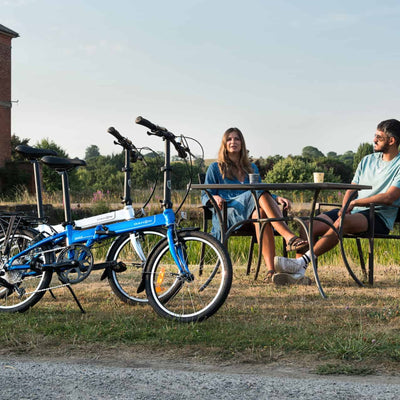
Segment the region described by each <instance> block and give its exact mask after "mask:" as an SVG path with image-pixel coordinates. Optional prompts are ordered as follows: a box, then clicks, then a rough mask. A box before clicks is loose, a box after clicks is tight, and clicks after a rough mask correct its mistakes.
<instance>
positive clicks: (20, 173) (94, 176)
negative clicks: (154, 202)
mask: <svg viewBox="0 0 400 400" xmlns="http://www.w3.org/2000/svg"><path fill="white" fill-rule="evenodd" d="M18 144H28V145H31V146H35V147H40V148H49V149H53V150H55V151H57V153H58V155H59V156H61V157H68V154H67V153H66V152H65V151H64V150H63V149H62V148H60V147H59V146H58V145H57V144H55V143H54V142H52V141H50V140H49V139H43V140H42V141H40V142H39V143H36V144H35V145H33V144H30V143H29V139H20V138H18V137H17V136H15V135H14V136H13V137H12V160H11V162H9V163H8V164H7V165H6V166H5V167H4V168H1V169H0V179H1V182H2V199H3V200H5V199H7V198H10V199H12V197H13V194H14V193H15V191H16V190H21V187H24V186H26V187H28V186H29V182H30V180H31V169H30V168H29V166H25V167H22V166H23V161H22V160H21V158H20V157H19V156H18V154H17V153H16V152H15V151H14V149H15V147H16V146H17V145H18ZM372 151H373V147H372V144H369V143H363V144H361V145H360V146H359V147H358V149H357V152H356V153H354V152H353V151H347V152H346V153H344V154H342V155H339V154H337V153H335V152H329V153H327V154H326V155H324V154H323V153H322V152H321V151H319V150H318V149H317V148H315V147H312V146H307V147H304V148H303V150H302V153H301V155H289V156H287V157H282V156H280V155H275V156H268V157H266V158H263V157H261V158H257V159H255V158H252V161H253V162H255V163H256V165H257V166H258V168H259V170H260V174H261V177H262V179H263V181H265V182H271V183H274V182H310V181H312V173H313V172H314V171H322V172H324V173H325V181H327V182H350V181H351V178H352V176H353V174H354V171H355V168H356V166H357V164H358V162H359V161H360V160H361V158H362V157H363V156H365V155H366V154H369V153H371V152H372ZM163 157H164V155H163V154H162V153H154V152H148V153H145V154H144V158H145V161H146V164H144V163H142V162H140V161H138V162H136V163H133V164H132V174H131V187H132V188H135V189H144V190H150V189H151V188H152V187H153V185H154V184H155V183H156V182H158V183H159V185H161V183H162V172H161V167H162V165H163V162H164V158H163ZM85 161H86V163H87V166H86V167H85V168H79V169H77V170H75V171H72V172H71V173H70V188H71V192H74V193H79V194H80V195H81V196H86V197H87V196H92V195H95V194H96V193H102V194H108V195H110V196H118V195H120V194H122V187H123V182H124V174H123V172H122V169H123V166H124V154H123V153H122V152H121V153H118V154H112V155H107V156H104V155H101V154H100V151H99V148H98V146H96V145H91V146H89V147H88V148H87V149H86V151H85ZM206 165H207V160H203V159H201V158H199V157H198V158H196V159H194V161H193V162H192V163H191V164H190V163H189V162H188V161H183V160H180V159H178V158H176V157H174V158H173V162H172V185H173V189H175V190H181V189H185V188H186V187H187V184H188V183H189V181H190V180H191V179H192V182H193V183H197V182H198V174H199V173H201V172H205V171H206ZM42 175H43V187H44V190H45V191H46V192H47V193H54V192H57V191H59V190H60V189H61V179H60V177H59V176H58V174H57V173H56V172H54V171H52V170H50V169H49V168H47V167H45V166H43V167H42Z"/></svg>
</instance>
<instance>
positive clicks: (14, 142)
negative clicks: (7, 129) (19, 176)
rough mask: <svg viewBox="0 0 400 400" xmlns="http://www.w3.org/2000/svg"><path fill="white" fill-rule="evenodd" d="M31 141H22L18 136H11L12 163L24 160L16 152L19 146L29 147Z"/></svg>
mask: <svg viewBox="0 0 400 400" xmlns="http://www.w3.org/2000/svg"><path fill="white" fill-rule="evenodd" d="M29 140H30V139H26V138H25V139H21V138H19V137H18V136H17V135H12V136H11V161H16V160H22V157H21V156H20V155H19V154H18V153H17V152H16V151H15V149H16V147H17V146H19V145H25V146H27V145H28V144H29Z"/></svg>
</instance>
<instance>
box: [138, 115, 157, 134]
mask: <svg viewBox="0 0 400 400" xmlns="http://www.w3.org/2000/svg"><path fill="white" fill-rule="evenodd" d="M135 122H136V123H137V124H139V125H143V126H145V127H146V128H149V129H150V130H151V131H156V130H158V129H159V127H158V126H157V125H154V124H153V123H152V122H150V121H148V120H147V119H145V118H142V117H137V118H136V120H135Z"/></svg>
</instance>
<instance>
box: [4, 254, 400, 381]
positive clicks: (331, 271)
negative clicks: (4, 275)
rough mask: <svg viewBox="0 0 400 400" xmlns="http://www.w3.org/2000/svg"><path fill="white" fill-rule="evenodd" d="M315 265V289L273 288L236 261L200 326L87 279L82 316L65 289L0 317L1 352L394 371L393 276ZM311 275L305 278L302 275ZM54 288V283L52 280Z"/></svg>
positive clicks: (397, 342)
mask: <svg viewBox="0 0 400 400" xmlns="http://www.w3.org/2000/svg"><path fill="white" fill-rule="evenodd" d="M337 261H338V262H337V263H336V265H331V266H329V267H328V266H327V265H326V264H323V263H321V264H320V268H319V273H320V279H321V281H322V284H323V287H324V290H325V291H326V293H327V295H328V298H327V299H323V298H322V297H321V296H320V294H319V292H318V290H317V287H316V286H315V285H312V286H307V287H305V286H291V287H276V286H274V285H273V284H271V283H267V282H265V281H264V274H265V268H263V271H262V274H261V276H260V277H259V279H258V280H257V281H254V276H253V275H249V276H246V274H245V267H244V266H242V264H241V263H239V262H237V261H236V260H235V262H234V264H235V265H234V281H233V286H232V289H231V292H230V295H229V297H228V299H227V301H226V303H225V305H224V306H223V307H222V308H221V309H220V310H219V311H218V313H217V314H215V315H214V316H213V317H211V318H210V319H208V320H206V321H205V322H202V323H198V324H179V323H176V322H172V321H168V320H165V319H162V318H160V317H158V316H157V315H156V314H155V313H154V312H153V310H152V309H151V308H150V307H149V306H128V305H125V304H123V303H121V302H120V301H119V300H118V299H117V298H116V297H115V296H114V294H113V293H112V292H111V290H110V288H109V286H108V284H107V281H102V282H100V272H94V273H92V275H91V276H90V277H89V278H88V279H87V280H85V281H84V282H82V283H80V284H78V285H76V286H75V287H74V288H75V291H76V294H77V296H78V298H79V299H80V301H81V303H82V305H83V307H84V308H85V310H86V314H81V313H80V311H79V309H78V307H77V305H76V304H75V303H74V301H73V299H72V297H71V295H70V294H69V292H68V291H67V290H66V289H65V288H61V289H56V290H55V294H56V296H57V298H56V299H53V298H52V297H51V296H50V294H49V293H46V295H45V296H44V298H43V299H42V300H41V301H40V302H39V303H38V304H37V305H36V306H35V307H33V308H32V309H31V310H29V311H28V312H26V313H23V314H2V315H1V318H0V327H1V332H2V335H1V336H0V349H1V350H0V354H2V355H11V354H20V355H21V354H22V355H46V356H51V355H54V356H58V357H60V356H61V357H65V356H69V355H71V354H75V355H76V354H81V355H82V354H84V357H86V358H99V357H100V358H101V357H102V354H103V353H104V354H110V353H115V354H117V353H118V352H119V351H122V350H124V351H130V352H132V354H133V353H135V352H144V353H148V354H157V355H158V356H160V355H161V356H164V357H168V358H173V359H175V360H180V359H187V358H190V359H195V360H198V359H199V360H213V361H214V362H232V363H238V362H246V363H274V362H291V363H293V362H295V363H297V365H307V366H309V367H310V368H312V369H313V370H315V371H316V372H318V373H321V374H325V373H326V374H328V373H343V374H368V373H374V372H378V371H380V370H385V371H392V372H399V371H400V307H399V300H400V293H399V280H400V273H399V267H398V264H397V265H394V264H391V263H386V265H381V264H378V265H377V267H376V274H375V276H376V284H375V286H374V287H373V288H359V287H357V286H356V285H355V284H354V282H353V281H352V280H351V278H350V277H349V275H348V273H347V272H346V270H345V268H344V267H343V266H342V265H341V263H340V260H339V259H338V260H337ZM308 274H309V275H310V276H311V277H312V271H308ZM54 283H57V282H56V281H54Z"/></svg>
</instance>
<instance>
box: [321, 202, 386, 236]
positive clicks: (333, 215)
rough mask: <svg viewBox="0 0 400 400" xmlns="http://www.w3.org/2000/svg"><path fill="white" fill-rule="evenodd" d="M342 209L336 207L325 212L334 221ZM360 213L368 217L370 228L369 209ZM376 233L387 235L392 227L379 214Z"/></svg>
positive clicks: (376, 221)
mask: <svg viewBox="0 0 400 400" xmlns="http://www.w3.org/2000/svg"><path fill="white" fill-rule="evenodd" d="M339 211H340V209H339V208H334V209H333V210H329V211H327V212H324V214H325V215H327V216H328V217H329V218H330V219H331V220H332V221H333V222H335V221H336V220H337V219H338V218H339V215H338V213H339ZM358 213H359V214H362V215H364V216H365V218H367V220H368V229H369V224H370V220H369V210H364V211H359V212H358ZM374 231H375V232H374V233H380V234H383V235H387V234H388V233H389V232H390V229H389V228H388V227H387V226H386V225H385V223H384V222H383V220H382V218H381V217H380V216H379V215H376V214H375V229H374Z"/></svg>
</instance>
